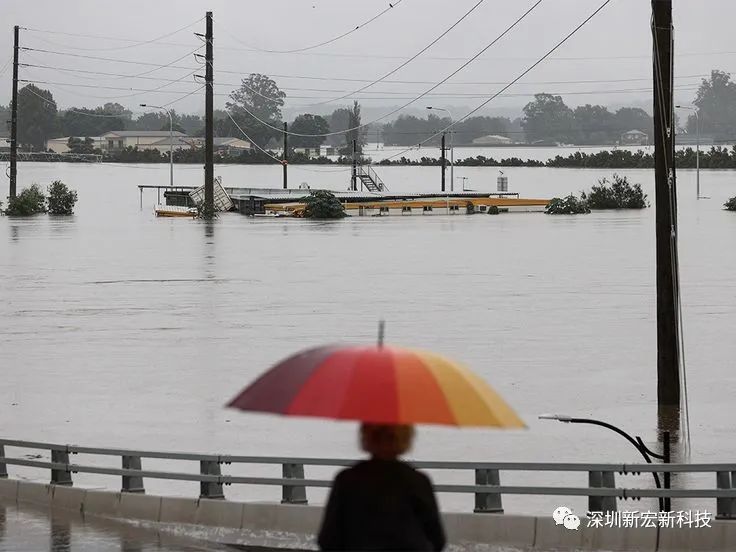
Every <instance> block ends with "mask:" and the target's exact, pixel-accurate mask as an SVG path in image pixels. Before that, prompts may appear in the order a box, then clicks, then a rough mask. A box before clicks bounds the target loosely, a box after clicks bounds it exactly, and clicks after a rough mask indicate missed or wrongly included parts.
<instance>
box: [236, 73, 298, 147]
mask: <svg viewBox="0 0 736 552" xmlns="http://www.w3.org/2000/svg"><path fill="white" fill-rule="evenodd" d="M285 97H286V94H285V93H284V92H282V91H281V90H280V89H279V87H278V86H277V85H276V82H275V81H273V80H272V79H271V78H269V77H268V76H266V75H262V74H260V73H251V74H250V75H248V77H247V78H245V79H243V80H242V84H241V85H240V88H238V89H237V90H233V92H232V93H231V94H230V100H231V101H229V102H227V103H226V104H225V105H226V107H227V109H228V111H229V113H230V115H231V116H232V118H233V119H235V121H237V123H238V125H239V126H240V128H242V129H243V131H244V132H245V133H246V134H248V136H250V138H251V140H252V141H253V142H255V143H256V144H258V145H260V146H261V147H265V146H266V145H267V144H268V142H269V141H270V140H271V139H273V138H276V137H278V136H279V135H280V131H279V130H276V129H274V128H270V127H277V128H278V127H279V126H281V107H282V106H283V105H284V98H285ZM259 119H260V121H259ZM261 121H264V122H265V123H268V124H264V123H262V122H261ZM269 125H270V126H269ZM233 126H234V125H233ZM231 135H233V136H240V135H241V133H240V131H236V132H232V133H231Z"/></svg>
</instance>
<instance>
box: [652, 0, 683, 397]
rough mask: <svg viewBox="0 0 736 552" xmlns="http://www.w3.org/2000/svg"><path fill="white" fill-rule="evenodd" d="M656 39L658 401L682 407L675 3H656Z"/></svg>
mask: <svg viewBox="0 0 736 552" xmlns="http://www.w3.org/2000/svg"><path fill="white" fill-rule="evenodd" d="M652 14H653V19H652V26H653V27H652V33H653V38H654V60H653V61H654V167H655V194H654V195H655V209H656V223H655V226H656V246H657V263H656V264H657V401H658V404H659V407H660V409H661V408H662V407H678V406H679V405H680V368H679V355H680V351H679V346H678V345H679V344H678V337H679V333H678V331H679V329H678V323H677V322H678V312H677V309H676V298H677V296H678V284H679V282H678V276H677V274H676V271H675V267H676V260H677V235H676V229H677V187H676V180H675V163H674V151H675V150H674V129H675V127H674V110H673V107H674V106H673V105H672V104H673V102H672V73H673V67H672V48H673V43H672V0H652Z"/></svg>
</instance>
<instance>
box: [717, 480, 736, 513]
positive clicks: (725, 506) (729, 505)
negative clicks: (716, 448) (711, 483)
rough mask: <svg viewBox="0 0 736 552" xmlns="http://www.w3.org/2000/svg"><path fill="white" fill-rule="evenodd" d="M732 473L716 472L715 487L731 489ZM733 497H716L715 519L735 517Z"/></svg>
mask: <svg viewBox="0 0 736 552" xmlns="http://www.w3.org/2000/svg"><path fill="white" fill-rule="evenodd" d="M732 475H733V474H731V473H730V472H727V471H720V472H716V487H717V488H719V489H727V490H728V489H731V488H732V487H731V483H732ZM734 502H736V500H735V499H733V498H717V499H716V519H734V517H736V511H734V510H736V508H734Z"/></svg>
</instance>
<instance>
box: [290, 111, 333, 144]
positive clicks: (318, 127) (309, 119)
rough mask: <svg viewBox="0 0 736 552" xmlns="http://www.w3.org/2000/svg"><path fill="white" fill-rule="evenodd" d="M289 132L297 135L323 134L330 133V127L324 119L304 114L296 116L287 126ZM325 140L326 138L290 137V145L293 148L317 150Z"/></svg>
mask: <svg viewBox="0 0 736 552" xmlns="http://www.w3.org/2000/svg"><path fill="white" fill-rule="evenodd" d="M289 131H291V132H296V133H299V134H325V133H327V132H329V131H330V125H328V124H327V121H326V120H325V118H324V117H320V116H319V115H312V114H310V113H304V114H303V115H297V116H296V118H295V119H294V121H293V122H292V123H291V124H290V125H289ZM325 138H326V136H292V137H291V145H292V146H294V147H295V148H318V147H319V146H321V145H322V143H323V142H324V141H325Z"/></svg>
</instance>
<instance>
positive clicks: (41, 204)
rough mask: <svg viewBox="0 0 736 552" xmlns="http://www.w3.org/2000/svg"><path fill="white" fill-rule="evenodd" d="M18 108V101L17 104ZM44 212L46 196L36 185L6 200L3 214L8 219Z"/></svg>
mask: <svg viewBox="0 0 736 552" xmlns="http://www.w3.org/2000/svg"><path fill="white" fill-rule="evenodd" d="M18 106H19V107H20V101H19V102H18ZM45 212H46V196H44V195H43V192H42V191H41V188H39V186H38V184H33V185H32V186H31V187H30V188H25V189H24V190H23V191H22V192H21V193H19V194H18V195H17V196H15V197H10V198H8V208H7V209H5V214H6V215H8V216H10V217H29V216H31V215H35V214H37V213H45Z"/></svg>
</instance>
